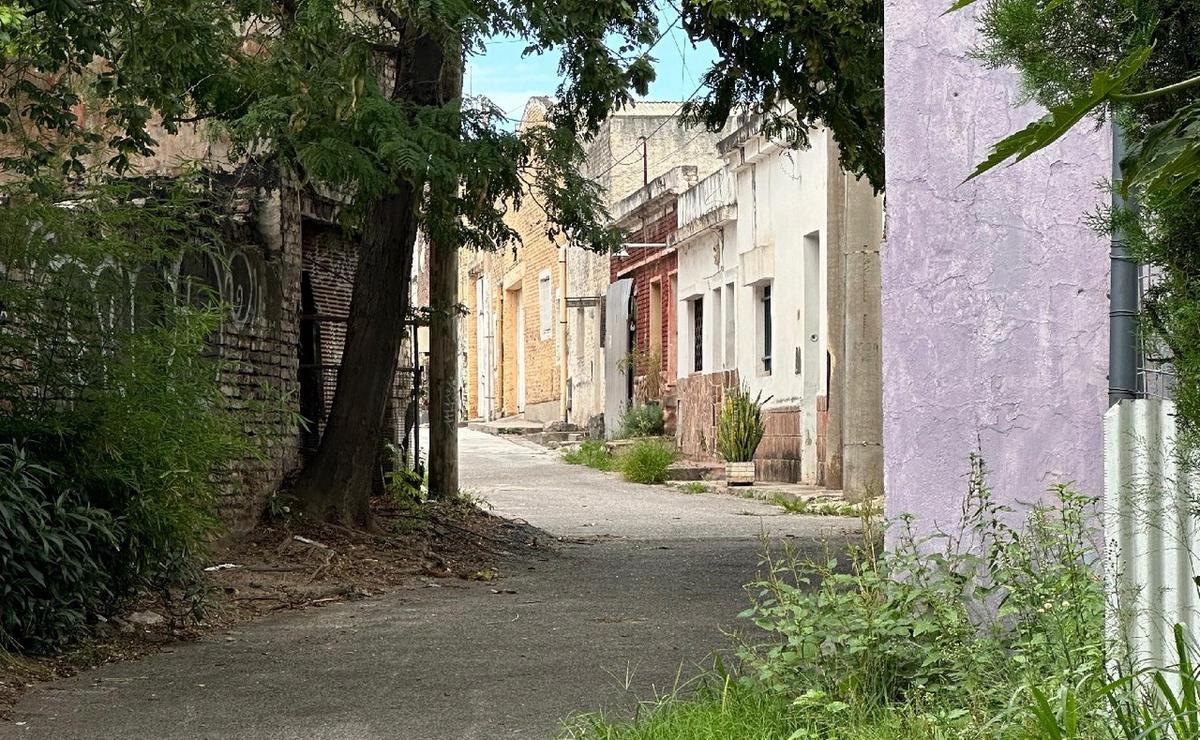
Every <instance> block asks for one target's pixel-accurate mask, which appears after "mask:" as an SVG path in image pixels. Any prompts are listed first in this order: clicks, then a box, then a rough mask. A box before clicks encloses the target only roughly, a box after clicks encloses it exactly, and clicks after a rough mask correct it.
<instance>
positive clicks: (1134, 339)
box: [1108, 121, 1139, 406]
mask: <svg viewBox="0 0 1200 740" xmlns="http://www.w3.org/2000/svg"><path fill="white" fill-rule="evenodd" d="M1112 131H1113V152H1112V160H1113V161H1112V179H1113V182H1112V184H1113V193H1112V207H1113V209H1114V210H1116V209H1130V208H1135V207H1136V205H1135V204H1134V202H1133V201H1132V199H1127V198H1122V197H1121V194H1120V193H1119V192H1118V191H1117V188H1116V186H1117V183H1118V182H1120V180H1121V177H1122V172H1121V159H1122V158H1123V157H1124V156H1125V137H1124V135H1123V133H1122V131H1121V127H1120V125H1119V124H1118V123H1117V122H1116V121H1113V124H1112ZM1109 257H1110V259H1109V264H1110V272H1109V289H1108V305H1109V310H1108V404H1109V406H1113V405H1115V404H1117V403H1119V402H1120V401H1123V400H1126V399H1131V398H1137V397H1138V395H1139V394H1138V391H1139V388H1138V372H1137V369H1138V353H1139V348H1138V336H1137V321H1138V313H1139V310H1138V309H1139V307H1138V297H1139V296H1138V293H1139V291H1138V264H1137V262H1136V261H1135V260H1134V259H1133V256H1132V255H1131V254H1130V253H1129V247H1128V245H1126V244H1125V239H1124V237H1122V236H1121V234H1119V233H1117V232H1114V233H1113V235H1112V243H1111V247H1110V251H1109Z"/></svg>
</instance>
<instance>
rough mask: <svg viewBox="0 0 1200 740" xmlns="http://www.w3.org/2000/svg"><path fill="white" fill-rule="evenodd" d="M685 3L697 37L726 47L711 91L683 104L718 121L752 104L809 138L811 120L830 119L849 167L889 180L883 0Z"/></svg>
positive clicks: (771, 129) (878, 184)
mask: <svg viewBox="0 0 1200 740" xmlns="http://www.w3.org/2000/svg"><path fill="white" fill-rule="evenodd" d="M682 10H683V19H684V25H685V27H686V28H687V30H688V32H689V33H690V34H691V37H692V38H693V39H704V40H706V41H708V42H710V43H711V44H712V45H713V46H715V47H716V49H717V61H716V62H715V63H714V65H713V67H712V68H711V69H709V70H708V71H707V72H705V73H704V76H703V82H704V84H705V85H706V86H707V87H708V88H709V90H707V91H705V92H704V93H703V94H702V95H701V96H700V98H699V99H698V100H696V101H695V102H693V103H690V104H689V105H687V106H686V107H685V109H684V111H685V113H686V114H687V115H688V117H689V118H690V119H691V120H694V121H697V122H701V123H703V124H704V125H706V126H707V127H708V128H709V129H711V130H718V129H720V128H721V127H722V126H724V125H725V121H726V120H727V118H728V116H729V114H730V113H731V112H735V111H739V110H744V111H747V112H748V113H750V114H752V115H756V116H760V117H762V119H763V130H764V132H766V133H767V134H768V135H770V136H773V137H777V138H781V139H783V140H785V141H788V142H789V143H791V144H793V145H796V146H801V147H803V146H807V145H808V131H809V129H810V127H812V126H815V125H823V126H828V127H829V128H830V129H831V130H832V131H833V135H834V138H835V139H836V140H837V143H838V147H839V149H840V150H841V161H842V166H843V167H845V168H846V169H847V170H848V171H850V172H853V173H855V174H857V175H863V176H865V177H867V179H868V180H869V181H870V182H871V184H872V185H874V186H875V189H876V190H877V191H878V190H882V189H883V184H884V183H883V179H884V172H883V2H882V0H844V1H843V2H838V3H789V2H781V1H780V0H690V1H689V2H684V3H683V4H682ZM789 108H790V109H791V110H788V109H789Z"/></svg>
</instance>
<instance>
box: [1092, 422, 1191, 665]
mask: <svg viewBox="0 0 1200 740" xmlns="http://www.w3.org/2000/svg"><path fill="white" fill-rule="evenodd" d="M1174 438H1175V404H1174V403H1173V402H1171V401H1167V400H1163V399H1139V400H1134V401H1122V402H1120V403H1119V404H1117V405H1116V406H1113V407H1112V408H1110V409H1109V410H1108V413H1107V414H1105V417H1104V492H1105V501H1104V509H1105V512H1104V519H1105V539H1106V540H1107V546H1108V548H1109V551H1108V553H1107V555H1108V569H1107V570H1108V580H1109V588H1110V595H1111V597H1112V598H1110V604H1109V614H1108V632H1109V637H1110V638H1111V639H1112V640H1113V642H1112V643H1111V644H1115V645H1120V644H1122V643H1124V644H1126V645H1128V648H1129V650H1130V653H1129V657H1130V658H1131V659H1132V661H1133V663H1134V664H1135V665H1146V664H1149V665H1154V666H1159V667H1165V666H1169V665H1171V664H1173V663H1175V662H1176V659H1177V658H1176V656H1175V649H1174V638H1173V634H1172V633H1173V629H1174V625H1175V624H1176V623H1182V624H1184V625H1186V626H1187V628H1188V631H1189V632H1190V633H1191V634H1193V635H1197V634H1200V604H1198V603H1197V601H1198V600H1197V586H1196V582H1195V580H1194V578H1195V576H1196V575H1197V574H1200V567H1198V566H1200V560H1198V559H1197V557H1196V553H1197V551H1198V550H1200V536H1198V534H1200V532H1198V530H1200V528H1198V527H1197V521H1198V517H1197V514H1196V510H1195V502H1194V501H1193V498H1192V496H1191V493H1190V492H1191V491H1195V490H1196V486H1195V484H1196V482H1197V476H1196V475H1195V474H1194V473H1193V474H1191V475H1184V474H1181V472H1180V470H1179V465H1178V463H1177V461H1176V457H1175V451H1174Z"/></svg>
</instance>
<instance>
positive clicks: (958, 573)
mask: <svg viewBox="0 0 1200 740" xmlns="http://www.w3.org/2000/svg"><path fill="white" fill-rule="evenodd" d="M973 463H974V467H973V471H974V472H973V475H972V477H971V483H970V490H969V493H968V496H967V498H966V501H965V505H964V509H963V512H964V517H963V526H962V528H961V530H960V531H957V532H955V533H954V534H953V535H951V534H946V533H939V534H936V535H934V536H931V537H924V538H921V539H917V538H916V537H915V536H914V534H913V533H912V529H911V522H909V521H907V520H900V521H898V522H896V523H894V524H893V526H897V527H900V532H899V536H898V538H897V543H896V546H895V547H894V548H893V549H892V550H891V551H886V552H885V551H881V550H880V548H879V535H880V532H879V528H878V527H876V526H875V525H874V522H872V521H871V520H870V519H869V518H868V519H866V520H865V522H866V525H867V526H866V533H865V537H864V539H863V542H862V544H861V545H860V546H858V547H856V548H854V549H853V551H852V557H851V558H850V561H849V562H848V563H846V562H839V561H838V559H837V558H833V557H828V558H826V559H824V560H823V561H820V562H813V561H811V560H808V559H803V558H800V557H799V556H798V555H797V554H796V553H795V552H794V551H793V550H790V549H786V548H785V549H784V551H783V553H782V555H781V554H779V552H778V551H777V550H772V549H768V551H767V555H766V559H765V560H764V565H765V570H764V575H763V576H761V577H760V578H759V579H758V580H757V581H756V582H754V583H752V584H751V585H750V586H749V589H750V591H751V592H752V605H751V608H750V609H749V610H747V611H746V612H745V613H744V616H746V617H749V618H750V619H752V620H753V621H754V622H755V624H756V625H757V626H758V627H759V628H761V629H762V630H765V632H766V633H767V635H769V638H768V639H766V640H762V641H755V642H753V643H743V644H742V646H741V648H740V650H739V664H738V673H739V674H740V676H731V675H728V674H726V673H725V672H724V671H723V670H720V669H718V670H716V671H712V672H708V673H705V674H703V675H702V676H701V677H700V678H699V679H697V685H698V688H697V689H696V690H695V691H694V692H690V695H688V696H683V695H681V694H678V693H675V694H672V695H669V696H668V697H666V698H665V699H663V700H661V701H658V702H654V703H652V704H649V705H643V707H642V708H641V709H640V710H639V713H638V717H637V718H635V719H634V720H632V721H628V722H622V721H616V722H614V721H611V720H608V719H606V718H605V717H603V716H601V715H591V716H586V717H583V718H577V720H576V721H575V722H574V723H573V724H572V725H570V726H569V728H568V733H569V735H570V736H571V737H578V738H609V739H615V738H630V739H632V738H655V739H656V740H668V739H671V738H677V739H678V740H683V739H684V738H694V737H713V738H716V737H777V738H788V739H789V740H818V739H820V740H825V739H826V738H837V739H838V740H909V739H911V740H916V739H917V738H921V739H922V740H924V739H925V738H960V739H971V740H985V739H986V740H992V739H993V738H1012V739H1013V740H1017V739H1020V740H1024V739H1025V738H1030V737H1044V738H1112V739H1113V740H1116V739H1117V738H1122V739H1127V738H1134V737H1144V738H1156V740H1183V738H1185V737H1186V738H1195V737H1196V736H1197V735H1196V734H1194V733H1192V728H1193V727H1200V725H1196V718H1197V717H1198V716H1200V712H1198V711H1197V710H1196V709H1195V705H1190V704H1189V703H1190V702H1191V701H1192V700H1191V699H1190V698H1189V696H1190V694H1189V692H1190V691H1194V690H1196V689H1197V687H1200V682H1197V681H1195V680H1194V679H1186V678H1185V679H1182V680H1179V683H1178V684H1172V686H1174V685H1179V686H1180V688H1173V689H1172V691H1173V692H1174V693H1172V694H1166V693H1164V692H1162V691H1161V689H1158V690H1154V689H1148V688H1145V687H1149V686H1152V685H1153V684H1156V683H1159V682H1161V681H1163V679H1162V678H1161V677H1145V678H1144V679H1143V680H1141V681H1137V680H1134V679H1133V678H1132V677H1131V676H1126V677H1123V678H1120V679H1118V680H1113V679H1112V677H1111V676H1110V674H1109V672H1108V667H1107V666H1106V665H1105V655H1104V651H1103V641H1104V593H1103V584H1102V580H1101V577H1100V573H1099V571H1098V568H1097V563H1096V562H1095V559H1096V557H1097V556H1096V553H1097V552H1098V546H1099V539H1098V534H1099V533H1098V530H1097V526H1098V524H1099V522H1098V519H1097V511H1096V505H1095V500H1094V499H1092V498H1090V497H1087V496H1084V495H1081V494H1079V493H1077V492H1075V491H1074V490H1072V489H1070V488H1068V487H1056V488H1054V489H1052V490H1051V492H1050V497H1049V499H1048V501H1047V502H1046V503H1045V504H1042V505H1037V506H1034V507H1032V508H1030V509H1029V510H1028V511H1027V512H1026V515H1025V518H1024V525H1023V526H1022V527H1020V528H1017V527H1014V526H1011V525H1010V522H1012V521H1013V519H1014V516H1015V512H1013V511H1010V510H1008V509H1006V508H1004V507H1001V506H998V505H997V504H995V503H994V502H993V501H992V498H991V492H990V491H989V490H988V488H987V486H986V482H985V479H984V477H985V476H984V469H983V465H982V463H981V462H980V461H979V460H978V459H975V460H974V461H973ZM1180 650H1181V654H1182V651H1183V650H1184V647H1183V646H1182V644H1181V647H1180ZM1179 673H1180V674H1186V675H1190V676H1195V675H1196V673H1197V671H1196V669H1195V668H1194V663H1193V662H1191V661H1190V659H1188V660H1181V670H1180V672H1179ZM1164 685H1166V684H1164ZM1189 686H1190V688H1189ZM1191 695H1194V696H1196V697H1198V698H1200V691H1196V693H1195V694H1191ZM710 725H711V726H712V727H716V728H721V730H720V731H718V732H711V733H710V732H708V731H707V730H706V728H707V727H708V726H710ZM738 728H746V730H745V732H741V731H739V729H738ZM1166 728H1177V729H1169V730H1168V729H1166ZM722 733H724V734H722Z"/></svg>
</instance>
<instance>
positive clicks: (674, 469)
mask: <svg viewBox="0 0 1200 740" xmlns="http://www.w3.org/2000/svg"><path fill="white" fill-rule="evenodd" d="M724 478H725V465H724V464H722V463H708V462H695V461H692V460H681V461H679V462H677V463H674V464H673V465H671V467H669V468H667V480H671V481H697V480H723V479H724Z"/></svg>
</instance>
